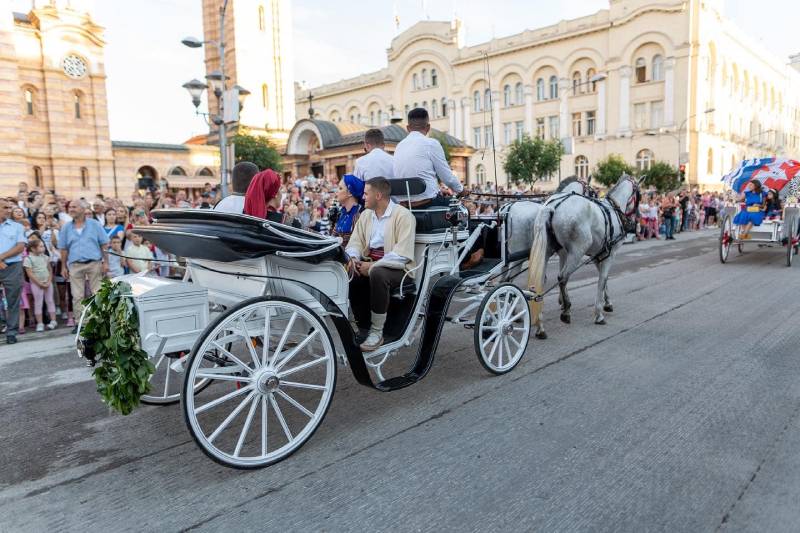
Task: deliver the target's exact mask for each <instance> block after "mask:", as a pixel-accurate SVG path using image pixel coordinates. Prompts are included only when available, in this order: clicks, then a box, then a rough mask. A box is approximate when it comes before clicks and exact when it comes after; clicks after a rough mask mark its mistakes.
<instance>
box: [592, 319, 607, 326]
mask: <svg viewBox="0 0 800 533" xmlns="http://www.w3.org/2000/svg"><path fill="white" fill-rule="evenodd" d="M594 323H595V324H597V325H598V326H605V325H606V319H605V318H598V319H597V320H595V321H594Z"/></svg>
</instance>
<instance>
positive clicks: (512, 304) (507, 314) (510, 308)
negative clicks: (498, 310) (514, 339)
mask: <svg viewBox="0 0 800 533" xmlns="http://www.w3.org/2000/svg"><path fill="white" fill-rule="evenodd" d="M508 297H509V300H511V298H512V296H511V295H509V296H508ZM516 306H517V302H516V300H514V301H513V302H511V301H510V302H509V303H508V305H507V306H506V309H505V312H504V313H503V320H508V317H510V316H511V313H513V312H514V308H515V307H516Z"/></svg>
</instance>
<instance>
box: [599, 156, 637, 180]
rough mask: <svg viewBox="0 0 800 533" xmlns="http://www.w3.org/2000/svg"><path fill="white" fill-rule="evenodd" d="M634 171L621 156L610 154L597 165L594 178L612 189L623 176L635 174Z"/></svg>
mask: <svg viewBox="0 0 800 533" xmlns="http://www.w3.org/2000/svg"><path fill="white" fill-rule="evenodd" d="M634 173H635V172H634V169H633V167H632V166H630V165H629V164H628V163H627V162H626V161H625V160H624V159H623V158H622V156H621V155H619V154H610V155H609V156H608V157H606V158H605V159H602V160H601V161H600V162H598V163H597V166H596V167H595V168H594V172H593V173H592V177H593V178H594V180H595V181H597V182H599V183H600V184H602V185H605V186H606V187H611V186H612V185H614V184H615V183H616V182H617V181H619V177H620V176H622V175H623V174H634Z"/></svg>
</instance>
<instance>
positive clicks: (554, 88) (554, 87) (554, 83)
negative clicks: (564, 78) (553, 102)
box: [550, 76, 558, 99]
mask: <svg viewBox="0 0 800 533" xmlns="http://www.w3.org/2000/svg"><path fill="white" fill-rule="evenodd" d="M550 98H551V99H553V98H558V78H557V77H556V76H550Z"/></svg>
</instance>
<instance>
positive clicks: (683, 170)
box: [678, 165, 686, 183]
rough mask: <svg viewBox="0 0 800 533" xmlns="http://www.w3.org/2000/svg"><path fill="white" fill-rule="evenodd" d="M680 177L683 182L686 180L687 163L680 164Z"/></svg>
mask: <svg viewBox="0 0 800 533" xmlns="http://www.w3.org/2000/svg"><path fill="white" fill-rule="evenodd" d="M678 179H679V180H680V182H681V183H683V182H684V181H686V165H679V166H678Z"/></svg>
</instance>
